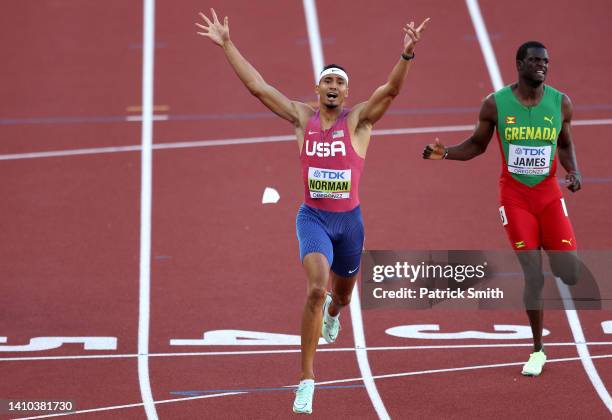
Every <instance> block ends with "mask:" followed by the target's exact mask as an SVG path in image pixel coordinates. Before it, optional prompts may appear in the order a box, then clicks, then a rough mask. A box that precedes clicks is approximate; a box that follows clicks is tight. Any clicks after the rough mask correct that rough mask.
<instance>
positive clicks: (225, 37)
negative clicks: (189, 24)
mask: <svg viewBox="0 0 612 420" xmlns="http://www.w3.org/2000/svg"><path fill="white" fill-rule="evenodd" d="M210 13H211V15H212V22H211V20H210V19H208V17H206V15H205V14H204V13H202V12H200V16H201V17H202V19H204V22H205V24H204V25H202V24H201V23H196V26H197V27H198V28H200V29H202V31H201V32H200V31H198V32H197V34H198V35H202V36H205V37H207V38H210V40H211V41H212V42H214V43H215V44H217V45H218V46H220V47H222V46H223V45H225V43H227V42H228V41H229V40H230V35H229V20H228V19H227V16H225V17H224V18H223V24H221V22H219V19H218V18H217V14H216V13H215V9H210Z"/></svg>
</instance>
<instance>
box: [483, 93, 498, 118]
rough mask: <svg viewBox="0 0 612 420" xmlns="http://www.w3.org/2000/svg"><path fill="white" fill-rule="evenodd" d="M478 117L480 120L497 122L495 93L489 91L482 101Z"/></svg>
mask: <svg viewBox="0 0 612 420" xmlns="http://www.w3.org/2000/svg"><path fill="white" fill-rule="evenodd" d="M479 119H480V120H481V121H490V122H492V123H494V124H497V103H496V102H495V93H490V94H489V95H487V97H485V98H484V100H483V101H482V105H481V106H480V117H479Z"/></svg>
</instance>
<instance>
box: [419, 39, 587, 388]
mask: <svg viewBox="0 0 612 420" xmlns="http://www.w3.org/2000/svg"><path fill="white" fill-rule="evenodd" d="M516 69H517V71H518V82H517V83H514V84H512V85H509V86H506V87H504V88H502V89H500V90H498V91H497V92H495V93H493V94H491V95H489V96H488V97H487V98H486V99H485V100H484V102H483V104H482V107H481V108H480V116H479V121H478V124H477V125H476V129H475V130H474V133H473V134H472V135H471V137H469V138H468V139H467V140H465V141H464V142H463V143H461V144H458V145H456V146H451V147H445V146H444V145H442V144H441V143H440V142H439V141H438V140H437V139H436V142H435V143H434V144H430V145H428V146H427V147H425V150H424V151H423V158H425V159H434V160H436V159H450V160H469V159H472V158H474V157H476V156H478V155H480V154H481V153H484V151H485V150H486V148H487V146H488V144H489V142H490V140H491V137H492V136H493V132H494V130H495V129H497V137H498V141H499V145H500V149H501V152H502V175H501V179H500V183H499V185H500V204H501V207H500V208H499V212H500V216H501V220H502V223H503V226H504V228H505V231H506V234H507V235H508V238H509V239H510V243H511V244H512V247H513V248H514V249H515V251H516V254H517V256H518V259H519V261H520V263H521V266H522V268H523V272H524V274H525V290H524V294H523V300H524V303H525V307H526V309H527V316H528V317H529V323H530V324H531V330H532V333H533V344H534V352H533V353H532V354H531V356H530V357H529V361H528V362H527V363H526V364H525V365H524V367H523V371H522V373H523V375H527V376H537V375H539V374H540V373H541V372H542V368H543V366H544V363H545V362H546V354H545V353H544V350H543V347H542V328H543V326H542V320H543V307H542V301H541V299H540V295H541V291H542V287H543V285H544V275H543V274H542V255H541V251H540V249H541V248H543V249H544V250H546V251H550V252H549V253H548V254H549V258H550V263H551V268H552V270H553V273H554V274H555V276H557V277H560V278H561V279H562V280H563V282H564V283H566V284H570V285H573V284H575V283H576V281H577V273H578V267H579V262H578V259H577V257H576V238H575V236H574V231H573V229H572V225H571V223H570V220H569V218H568V215H567V208H566V206H565V202H564V201H563V196H562V194H561V190H560V188H559V184H558V182H557V179H556V177H555V170H556V167H557V159H556V155H557V154H558V156H559V161H560V162H561V165H563V167H564V168H565V170H566V171H567V176H566V181H567V187H568V188H569V190H570V191H572V192H576V191H578V190H579V189H580V184H581V177H580V173H579V172H578V165H577V164H576V156H575V154H574V145H573V143H572V136H571V131H570V123H571V119H572V104H571V102H570V100H569V98H568V97H567V95H564V94H563V93H561V92H559V91H557V90H555V89H553V88H552V87H550V86H548V85H545V84H544V81H545V80H546V74H547V72H548V52H547V51H546V47H544V45H542V44H541V43H539V42H535V41H530V42H526V43H525V44H523V45H521V46H520V47H519V49H518V51H517V53H516ZM555 152H556V153H555ZM556 251H561V252H556Z"/></svg>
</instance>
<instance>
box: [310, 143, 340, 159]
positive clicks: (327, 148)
mask: <svg viewBox="0 0 612 420" xmlns="http://www.w3.org/2000/svg"><path fill="white" fill-rule="evenodd" d="M336 154H340V155H342V156H346V148H345V147H344V143H343V142H342V141H339V140H338V141H334V142H332V143H326V142H320V141H312V142H311V141H310V140H306V155H307V156H314V155H317V156H318V157H328V156H336Z"/></svg>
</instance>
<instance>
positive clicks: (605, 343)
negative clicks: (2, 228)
mask: <svg viewBox="0 0 612 420" xmlns="http://www.w3.org/2000/svg"><path fill="white" fill-rule="evenodd" d="M584 344H586V345H589V346H612V341H591V342H589V343H584ZM575 345H576V343H573V342H572V343H546V347H564V346H572V347H573V346H575ZM532 346H533V344H532V343H513V344H509V343H501V344H451V345H422V346H387V347H365V350H367V351H400V350H438V349H442V350H452V349H486V348H514V347H532ZM356 350H357V347H337V348H321V349H318V350H317V352H318V353H334V352H354V351H356ZM299 352H300V349H278V350H235V351H202V352H184V353H183V352H181V353H149V357H194V356H195V357H200V356H249V355H266V354H291V353H299ZM132 357H138V354H92V355H82V356H25V357H1V358H0V362H23V361H45V360H87V359H95V360H97V359H128V358H132Z"/></svg>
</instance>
